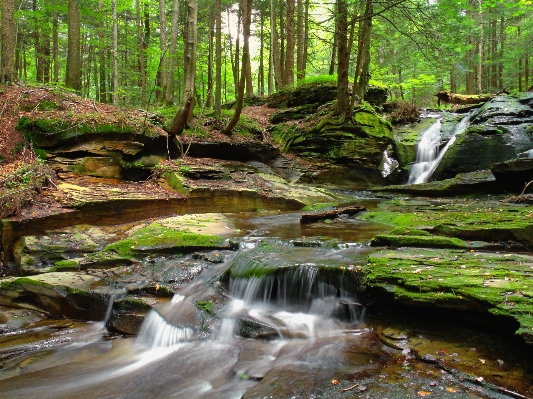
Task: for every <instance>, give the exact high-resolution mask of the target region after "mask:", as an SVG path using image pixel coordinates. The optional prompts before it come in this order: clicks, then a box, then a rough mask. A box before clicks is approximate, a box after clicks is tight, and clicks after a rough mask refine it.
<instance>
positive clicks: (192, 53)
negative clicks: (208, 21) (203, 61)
mask: <svg viewBox="0 0 533 399" xmlns="http://www.w3.org/2000/svg"><path fill="white" fill-rule="evenodd" d="M197 26H198V0H187V19H186V22H185V51H184V54H183V56H184V57H183V58H184V69H185V71H184V77H183V83H184V84H183V97H182V99H181V104H180V109H179V110H178V112H177V113H176V116H175V117H174V120H173V121H172V127H171V128H170V132H171V133H172V134H175V135H180V134H181V133H182V132H183V129H185V127H186V126H187V121H188V120H189V116H190V113H191V111H192V107H193V103H194V81H195V78H196V29H197Z"/></svg>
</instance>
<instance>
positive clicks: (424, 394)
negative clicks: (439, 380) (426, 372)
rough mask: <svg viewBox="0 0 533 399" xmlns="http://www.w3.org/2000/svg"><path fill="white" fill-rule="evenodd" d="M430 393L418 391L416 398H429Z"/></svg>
mask: <svg viewBox="0 0 533 399" xmlns="http://www.w3.org/2000/svg"><path fill="white" fill-rule="evenodd" d="M429 395H431V392H428V391H418V396H429Z"/></svg>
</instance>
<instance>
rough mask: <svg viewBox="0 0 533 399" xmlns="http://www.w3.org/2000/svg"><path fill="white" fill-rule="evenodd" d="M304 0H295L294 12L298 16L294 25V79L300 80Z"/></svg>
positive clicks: (301, 77)
mask: <svg viewBox="0 0 533 399" xmlns="http://www.w3.org/2000/svg"><path fill="white" fill-rule="evenodd" d="M303 1H304V0H297V2H296V10H297V12H296V14H297V16H298V20H297V25H296V39H297V43H296V48H297V50H296V80H297V81H300V80H302V79H303V78H305V68H304V65H303V62H304V46H305V44H304V40H305V38H304V5H303Z"/></svg>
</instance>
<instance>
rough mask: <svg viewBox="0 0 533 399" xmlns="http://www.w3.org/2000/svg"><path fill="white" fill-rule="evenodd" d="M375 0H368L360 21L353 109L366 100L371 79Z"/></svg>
mask: <svg viewBox="0 0 533 399" xmlns="http://www.w3.org/2000/svg"><path fill="white" fill-rule="evenodd" d="M373 12H374V4H373V0H366V4H365V11H364V14H363V18H362V19H361V20H360V21H359V33H358V40H357V65H356V67H355V76H354V85H353V91H352V101H351V106H350V108H351V110H353V107H354V105H355V101H356V100H357V99H359V101H364V99H365V93H366V89H367V87H368V82H369V80H370V38H371V36H372V14H373Z"/></svg>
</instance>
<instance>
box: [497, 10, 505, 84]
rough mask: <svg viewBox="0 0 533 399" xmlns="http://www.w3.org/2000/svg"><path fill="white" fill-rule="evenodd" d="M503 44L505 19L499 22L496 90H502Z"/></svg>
mask: <svg viewBox="0 0 533 399" xmlns="http://www.w3.org/2000/svg"><path fill="white" fill-rule="evenodd" d="M504 43H505V19H504V17H502V18H501V20H500V62H499V63H498V67H499V68H498V89H500V90H503V50H504V49H503V47H504V46H503V45H504Z"/></svg>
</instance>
